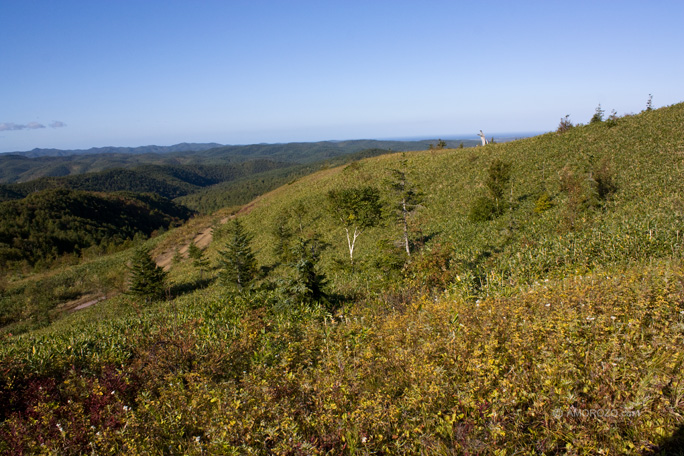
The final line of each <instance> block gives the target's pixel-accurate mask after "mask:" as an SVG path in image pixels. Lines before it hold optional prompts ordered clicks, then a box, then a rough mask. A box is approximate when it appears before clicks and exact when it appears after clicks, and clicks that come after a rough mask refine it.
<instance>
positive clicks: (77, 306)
mask: <svg viewBox="0 0 684 456" xmlns="http://www.w3.org/2000/svg"><path fill="white" fill-rule="evenodd" d="M255 202H256V201H252V202H251V203H249V204H246V205H245V206H243V207H242V208H240V210H239V211H237V212H236V213H235V214H233V215H229V216H227V217H223V218H222V219H220V220H219V223H220V224H221V225H223V224H225V223H226V222H228V220H231V219H233V218H235V217H236V216H238V215H242V214H246V213H248V212H250V211H251V210H252V208H253V207H254V205H255ZM213 238H214V228H213V227H212V226H208V227H205V228H203V229H201V230H200V231H199V232H198V233H197V234H196V235H195V236H194V237H193V238H192V241H188V242H184V243H183V245H182V246H181V248H180V249H179V251H180V254H181V255H183V256H187V252H188V249H189V248H190V244H191V243H192V242H194V243H195V245H196V246H197V247H199V248H200V249H205V248H206V247H207V246H208V245H209V244H211V241H212V240H213ZM175 254H176V249H175V248H173V249H167V250H165V251H164V252H162V253H161V254H160V255H158V256H157V257H156V258H155V262H156V263H157V266H159V267H162V268H164V270H167V271H168V270H169V269H170V268H171V263H172V261H173V257H174V256H175ZM117 294H118V293H107V294H105V293H89V294H87V295H85V296H81V297H80V298H78V299H74V300H72V301H68V302H65V303H64V304H62V305H61V306H60V307H61V309H62V310H65V311H68V312H76V311H78V310H82V309H87V308H88V307H90V306H93V305H95V304H97V303H99V302H102V301H104V300H106V299H109V298H112V297H114V296H116V295H117Z"/></svg>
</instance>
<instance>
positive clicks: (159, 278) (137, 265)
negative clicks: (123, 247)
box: [129, 247, 166, 302]
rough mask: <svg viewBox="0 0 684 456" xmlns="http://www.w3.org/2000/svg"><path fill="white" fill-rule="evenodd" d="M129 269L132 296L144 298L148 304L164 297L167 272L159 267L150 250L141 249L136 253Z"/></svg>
mask: <svg viewBox="0 0 684 456" xmlns="http://www.w3.org/2000/svg"><path fill="white" fill-rule="evenodd" d="M129 269H130V273H131V278H130V287H129V292H130V293H131V294H133V295H135V296H139V297H141V298H144V299H145V301H146V302H149V301H154V300H156V299H161V298H163V297H164V291H165V289H166V271H164V269H163V268H160V267H159V266H157V263H155V262H154V260H153V259H152V257H151V256H150V251H149V250H148V249H146V248H144V247H141V248H139V249H137V250H136V251H135V253H134V254H133V258H132V260H131V265H130V267H129Z"/></svg>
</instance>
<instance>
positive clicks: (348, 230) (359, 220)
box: [328, 186, 382, 265]
mask: <svg viewBox="0 0 684 456" xmlns="http://www.w3.org/2000/svg"><path fill="white" fill-rule="evenodd" d="M328 204H329V205H330V210H331V212H332V213H333V214H334V215H335V217H336V218H337V219H339V221H340V223H341V224H342V227H343V228H344V232H345V234H346V236H347V248H348V250H349V261H350V263H351V264H352V265H353V264H354V249H355V248H356V241H357V240H358V238H359V236H361V234H362V233H363V232H364V230H366V229H367V228H370V227H373V226H375V225H377V224H378V223H379V222H380V220H381V219H382V204H381V202H380V190H378V189H377V188H375V187H371V186H366V187H359V188H346V189H340V190H330V191H329V192H328Z"/></svg>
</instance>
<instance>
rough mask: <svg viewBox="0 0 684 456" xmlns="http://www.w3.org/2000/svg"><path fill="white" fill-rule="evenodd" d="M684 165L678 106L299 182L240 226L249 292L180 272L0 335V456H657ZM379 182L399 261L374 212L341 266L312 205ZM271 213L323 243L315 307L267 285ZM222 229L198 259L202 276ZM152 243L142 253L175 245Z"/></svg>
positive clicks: (390, 159) (675, 441) (260, 204)
mask: <svg viewBox="0 0 684 456" xmlns="http://www.w3.org/2000/svg"><path fill="white" fill-rule="evenodd" d="M495 159H501V160H503V161H504V162H508V163H511V185H510V187H509V188H508V189H507V193H506V198H505V210H504V211H502V213H501V214H500V215H498V216H496V217H494V218H493V219H492V220H488V221H479V222H476V221H472V220H471V211H472V208H473V206H474V205H475V204H476V201H477V200H478V198H480V197H482V196H485V195H486V192H487V189H486V186H485V185H484V184H485V181H486V174H487V170H488V168H489V165H490V164H491V163H492V162H493V160H495ZM683 159H684V105H676V106H672V107H668V108H664V109H660V110H657V111H651V112H645V113H642V114H639V115H636V116H631V117H625V118H621V119H618V120H617V121H616V122H613V123H606V122H604V123H600V124H592V125H589V126H584V127H577V128H574V129H571V130H569V131H567V132H565V133H563V134H557V133H549V134H546V135H543V136H539V137H536V138H530V139H525V140H520V141H516V142H513V143H508V144H501V145H496V144H495V145H489V146H487V147H482V148H477V149H470V150H461V149H455V150H443V151H431V152H415V153H406V154H395V155H388V156H382V157H377V158H373V159H368V160H363V161H359V162H357V163H353V164H350V165H347V166H346V167H344V168H335V169H330V170H326V171H323V172H321V173H318V174H316V175H312V176H308V177H304V178H301V179H299V180H298V181H296V182H292V183H291V184H289V185H287V186H284V187H282V188H280V189H278V190H276V191H274V192H271V193H270V194H267V195H265V196H263V197H261V198H259V199H258V200H257V201H255V202H254V203H253V204H252V205H249V206H248V207H246V208H244V209H243V211H242V212H241V213H239V214H238V217H239V219H240V220H242V221H243V223H244V224H245V226H246V227H247V228H248V229H249V230H250V231H251V233H252V234H253V236H254V240H253V243H252V247H253V249H254V251H255V252H256V254H257V258H258V260H259V262H260V265H262V266H268V268H267V269H270V272H269V275H268V276H267V277H265V278H263V279H262V280H261V281H262V286H261V287H260V288H259V289H257V290H255V291H253V292H249V293H241V294H240V293H234V292H231V291H229V290H228V289H226V288H225V287H223V286H222V285H221V284H219V283H218V282H213V281H212V277H213V276H215V274H216V271H215V270H212V271H206V272H205V274H207V276H209V278H208V279H207V277H206V276H205V278H204V280H203V279H201V272H200V271H198V269H197V268H196V267H194V266H192V265H191V263H190V262H189V261H187V260H183V261H180V262H179V263H175V264H174V265H173V266H172V269H171V278H172V280H173V284H174V287H175V289H176V290H177V292H176V293H175V294H174V295H175V296H176V298H175V299H173V300H169V301H163V302H156V303H153V304H147V305H145V304H143V303H142V302H141V301H139V300H138V299H136V298H135V297H133V296H120V297H118V298H116V299H113V300H110V301H109V302H104V303H101V304H98V305H97V306H93V307H91V308H89V309H87V310H85V311H83V312H82V313H76V314H73V315H72V316H71V317H69V318H65V319H63V320H60V321H59V322H58V323H57V324H54V325H52V326H51V327H48V328H44V329H42V330H40V331H34V332H31V333H27V334H24V335H22V336H19V337H6V338H5V339H4V340H3V345H2V347H1V348H0V405H1V407H0V420H2V424H1V425H0V451H2V452H4V453H7V454H22V453H23V454H87V453H94V454H111V453H116V454H197V455H199V454H283V455H285V454H287V455H295V454H301V455H309V454H407V455H408V454H499V455H502V454H656V453H658V452H662V453H663V454H672V453H674V452H676V451H677V450H679V449H680V448H681V447H682V443H683V442H682V440H683V439H682V435H683V433H684V431H683V429H684V428H683V427H682V426H683V425H684V420H683V419H682V413H684V374H683V372H684V370H683V369H682V362H683V361H684V349H683V348H682V347H684V267H683V266H682V262H681V254H682V246H681V243H682V232H681V231H682V229H683V228H684V224H683V223H682V222H683V220H682V217H683V213H684V203H683V202H684V187H683V186H684V184H683V179H682V177H683V176H682V165H684V163H682V161H683ZM392 168H395V169H403V170H404V171H405V172H406V175H407V176H408V180H409V181H410V182H412V183H413V184H415V186H416V187H418V188H420V189H421V190H422V192H423V194H424V195H425V196H424V198H423V203H422V207H421V208H419V209H418V210H417V211H416V212H415V214H414V215H413V216H412V219H411V235H412V238H413V239H414V241H415V243H414V248H415V250H414V251H413V254H412V257H411V259H410V261H408V262H407V264H406V265H405V266H402V265H398V264H397V262H396V261H395V260H396V258H397V257H398V253H397V250H398V251H399V252H400V251H401V249H400V248H398V247H397V246H396V245H395V244H397V243H398V242H397V241H399V238H400V235H401V229H400V227H399V226H398V224H397V223H396V222H395V221H394V219H393V218H392V217H391V216H390V211H389V210H388V211H387V217H386V222H385V223H384V224H383V225H382V226H379V227H375V228H370V229H368V230H366V231H365V232H364V233H362V235H361V236H360V237H359V240H358V242H359V246H358V252H357V253H355V258H356V261H355V265H354V268H351V267H348V266H346V263H348V262H349V260H348V255H347V252H346V240H345V238H344V232H343V230H342V227H341V226H340V225H339V222H338V221H337V220H336V219H335V217H333V216H331V215H330V214H329V212H328V211H327V209H326V207H327V202H326V194H327V192H328V191H329V190H330V189H333V188H344V187H347V186H349V187H355V186H359V185H374V186H377V187H378V188H379V189H381V191H382V195H383V198H384V200H385V201H386V203H387V205H388V206H389V205H390V204H391V203H392V198H393V197H392V196H391V195H392V194H391V192H390V190H389V185H388V184H387V183H386V179H388V178H389V177H390V175H391V174H390V172H389V170H390V169H392ZM601 183H603V184H601ZM608 184H610V185H608ZM601 185H604V187H601ZM600 188H603V191H599V189H600ZM283 220H285V221H286V222H287V223H288V224H291V225H296V226H297V227H301V232H302V233H304V234H305V235H306V236H315V235H318V236H319V237H320V238H321V239H322V241H324V242H325V243H327V244H329V247H328V248H327V249H326V250H324V251H323V257H322V259H321V261H320V263H319V265H318V266H319V272H321V273H324V274H326V276H327V277H328V280H329V284H328V291H329V293H330V294H331V295H333V296H334V299H331V302H330V303H328V304H325V303H322V304H320V305H319V304H312V303H303V302H297V301H296V300H293V299H292V298H291V297H290V296H286V295H284V294H283V293H282V292H281V291H280V289H279V287H278V285H277V284H278V283H279V282H278V281H277V280H276V279H286V278H287V276H288V274H289V273H290V271H289V270H288V269H287V268H286V267H284V266H283V265H280V266H274V265H275V261H276V258H275V255H274V253H273V246H274V244H275V241H276V240H277V238H276V236H275V235H274V234H273V232H274V229H275V228H276V227H277V226H278V225H279V224H281V223H283ZM222 231H223V229H217V230H215V234H216V235H215V237H214V241H213V243H212V244H211V245H210V246H209V247H208V248H207V250H206V251H205V252H206V253H207V255H208V257H209V258H210V259H211V260H212V262H213V264H214V265H215V264H216V261H217V251H218V250H220V249H222V248H224V246H225V243H226V237H225V236H224V235H223V234H222ZM164 236H166V237H161V238H160V239H157V240H155V242H156V243H157V244H156V245H157V246H160V245H164V243H165V242H168V239H179V237H178V236H179V235H178V233H176V232H174V231H171V232H169V233H167V234H166V235H164ZM179 242H180V241H179ZM399 258H400V256H399ZM403 260H404V259H402V263H403ZM270 282H273V283H275V285H271V286H268V285H267V284H268V283H270ZM679 451H681V450H679ZM675 454H676V453H675Z"/></svg>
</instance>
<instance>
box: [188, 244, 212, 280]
mask: <svg viewBox="0 0 684 456" xmlns="http://www.w3.org/2000/svg"><path fill="white" fill-rule="evenodd" d="M188 256H189V257H190V259H191V260H192V265H193V266H195V267H196V268H197V269H199V272H200V280H202V276H203V275H204V270H205V269H206V268H207V266H209V261H208V260H207V258H206V257H205V255H204V252H203V251H202V249H200V248H199V247H197V244H195V243H194V242H191V243H190V245H189V246H188Z"/></svg>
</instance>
